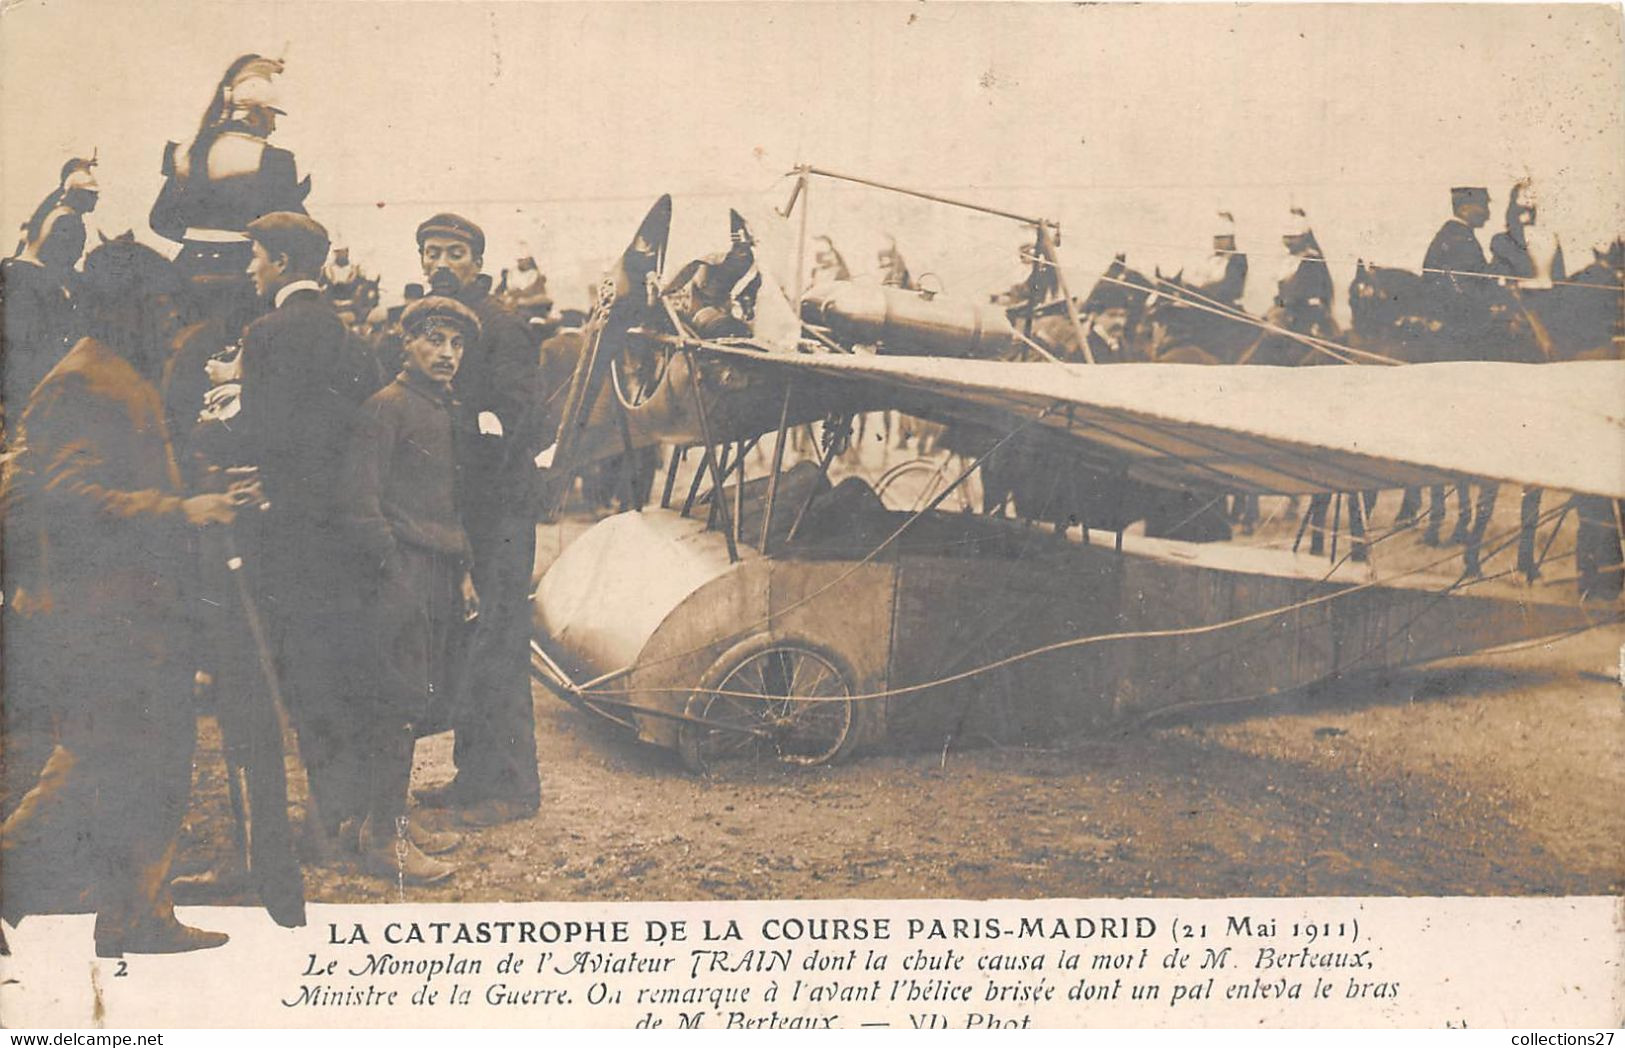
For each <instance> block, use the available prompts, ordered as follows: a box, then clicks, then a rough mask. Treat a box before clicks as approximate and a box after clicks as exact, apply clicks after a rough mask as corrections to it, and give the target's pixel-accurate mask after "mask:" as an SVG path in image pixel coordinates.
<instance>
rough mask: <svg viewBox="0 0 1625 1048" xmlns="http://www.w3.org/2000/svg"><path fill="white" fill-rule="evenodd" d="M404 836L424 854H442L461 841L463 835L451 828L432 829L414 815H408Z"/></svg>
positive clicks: (454, 848) (451, 849)
mask: <svg viewBox="0 0 1625 1048" xmlns="http://www.w3.org/2000/svg"><path fill="white" fill-rule="evenodd" d="M406 836H407V839H408V840H410V841H411V842H412V843H413V844H415V845H417V846H418V850H419V851H421V852H422V853H423V854H425V855H444V854H446V853H447V852H449V851H455V850H456V849H457V847H458V846H459V845H461V844H462V843H463V836H462V834H460V833H455V832H453V831H451V830H432V829H430V828H429V827H427V826H425V825H424V824H423V823H422V821H420V820H419V819H418V818H417V817H416V816H415V815H414V816H408V818H407V822H406Z"/></svg>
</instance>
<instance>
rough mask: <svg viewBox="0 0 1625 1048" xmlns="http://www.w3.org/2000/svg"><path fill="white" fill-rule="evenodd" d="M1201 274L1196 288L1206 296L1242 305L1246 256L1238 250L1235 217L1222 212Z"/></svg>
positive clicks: (1234, 307)
mask: <svg viewBox="0 0 1625 1048" xmlns="http://www.w3.org/2000/svg"><path fill="white" fill-rule="evenodd" d="M1203 268H1204V272H1203V273H1202V274H1201V275H1200V276H1199V277H1198V279H1197V284H1196V290H1197V291H1198V292H1199V293H1200V294H1201V295H1202V296H1203V297H1204V298H1209V299H1212V300H1213V301H1215V302H1220V303H1223V304H1224V305H1227V306H1230V307H1231V308H1233V309H1239V308H1240V307H1241V297H1242V294H1243V293H1244V292H1245V291H1246V290H1247V256H1246V254H1245V253H1243V252H1241V251H1238V250H1236V220H1235V218H1234V217H1233V216H1232V215H1231V214H1230V212H1228V211H1220V212H1219V232H1217V233H1215V234H1213V254H1212V256H1211V257H1210V258H1209V259H1208V261H1207V265H1206V266H1205V267H1203Z"/></svg>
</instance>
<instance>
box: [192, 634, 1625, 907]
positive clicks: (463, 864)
mask: <svg viewBox="0 0 1625 1048" xmlns="http://www.w3.org/2000/svg"><path fill="white" fill-rule="evenodd" d="M1622 640H1625V631H1620V630H1617V629H1598V630H1593V631H1591V632H1589V633H1586V634H1581V635H1579V636H1576V637H1571V638H1568V639H1566V640H1564V641H1562V642H1559V643H1557V644H1554V645H1551V646H1545V647H1535V648H1528V649H1525V650H1522V651H1515V652H1510V653H1505V654H1501V655H1496V656H1483V657H1477V658H1474V659H1470V660H1461V661H1458V662H1455V663H1451V664H1447V665H1440V666H1437V667H1433V668H1429V669H1425V670H1418V671H1412V672H1406V673H1401V674H1393V675H1389V676H1387V677H1384V678H1366V679H1362V680H1358V681H1351V682H1346V683H1343V684H1339V685H1335V686H1328V687H1324V688H1321V689H1319V690H1317V691H1314V692H1311V693H1300V694H1298V695H1295V696H1287V697H1282V698H1276V699H1272V700H1269V701H1268V702H1263V703H1256V704H1252V705H1248V706H1241V707H1228V708H1223V707H1221V708H1215V709H1211V710H1208V711H1205V712H1199V713H1196V714H1186V715H1184V716H1183V718H1182V719H1180V720H1178V721H1169V722H1165V723H1160V724H1147V725H1141V726H1138V727H1136V728H1133V729H1129V730H1125V731H1121V732H1119V733H1116V734H1113V735H1110V736H1106V737H1094V738H1088V737H1081V736H1080V737H1077V738H1071V739H1063V740H1059V741H1056V742H1054V743H1052V744H1051V745H1048V746H1045V747H1042V748H1039V747H1034V748H1026V749H1010V748H993V747H990V746H981V747H977V746H975V745H967V746H966V747H965V748H963V749H953V750H950V751H948V752H947V753H946V755H944V754H942V753H938V752H932V753H913V754H892V755H880V756H868V757H862V758H859V759H857V760H855V761H853V762H851V763H848V764H844V765H839V766H835V767H826V768H813V769H799V770H797V769H780V768H772V767H770V768H764V769H761V770H759V771H754V772H751V773H748V774H744V775H740V774H735V775H734V776H732V777H729V778H722V779H703V778H695V777H693V776H690V775H689V774H687V773H686V772H684V771H683V770H682V769H681V768H680V767H679V766H678V764H677V762H676V760H675V759H674V758H673V757H672V756H671V755H670V754H669V753H666V752H664V751H660V750H656V749H653V748H649V747H646V746H643V745H640V744H638V743H636V742H634V741H633V740H632V739H631V738H630V737H629V736H628V735H626V734H623V733H622V732H621V731H620V730H619V729H617V728H615V727H614V726H613V725H610V724H607V723H602V722H599V721H597V720H595V719H593V718H590V717H589V716H588V715H586V714H583V713H580V712H578V711H576V710H574V709H572V708H570V707H568V706H565V705H564V704H562V703H560V702H558V701H557V700H555V699H553V698H551V697H550V696H548V695H546V694H545V693H542V692H541V691H540V690H538V695H537V707H536V711H537V718H536V719H537V737H538V744H539V752H540V759H541V763H542V776H543V791H544V802H543V809H542V812H541V814H540V815H539V816H538V817H536V818H535V819H533V820H530V821H527V822H523V823H518V824H512V825H508V826H503V827H497V828H492V829H488V830H481V831H475V832H471V833H469V834H468V835H467V837H466V839H465V841H464V844H463V847H462V848H461V849H460V850H459V851H458V852H457V853H456V854H455V856H454V857H455V859H456V861H457V862H458V863H459V871H458V874H457V876H456V877H455V878H453V879H452V880H451V881H450V882H448V883H446V884H444V885H441V886H437V887H434V888H427V889H408V890H407V895H406V898H407V899H410V900H415V901H476V900H479V901H538V900H641V899H750V898H763V897H774V898H857V897H875V898H890V897H899V898H911V897H950V898H1021V897H1041V896H1057V897H1080V896H1084V897H1087V896H1103V897H1137V896H1172V897H1186V896H1195V897H1203V896H1243V895H1257V896H1275V895H1287V896H1290V895H1499V894H1618V893H1620V892H1622V891H1625V805H1622V804H1621V801H1622V800H1625V704H1622V702H1621V692H1620V688H1619V686H1618V684H1617V683H1616V680H1617V665H1618V661H1619V652H1620V645H1621V642H1622ZM216 746H217V743H216V742H215V741H214V736H213V734H212V733H208V734H207V735H206V739H205V743H204V746H203V748H202V750H201V751H200V753H199V781H198V788H197V790H196V793H195V795H194V810H193V813H192V816H191V817H190V819H189V821H188V829H187V836H186V839H185V842H184V845H185V851H186V854H185V855H184V856H183V858H182V865H183V866H188V865H190V866H196V865H198V864H199V863H200V860H201V861H206V859H207V853H209V852H211V851H214V850H215V847H214V844H215V842H219V841H221V840H223V839H225V834H226V831H227V826H228V823H227V819H228V818H229V815H228V811H227V808H226V805H225V800H224V788H223V780H222V769H221V765H220V761H219V754H218V749H217V748H215V747H216ZM450 774H451V765H450V745H449V738H448V737H446V736H441V737H438V738H435V739H432V740H428V741H427V742H425V743H424V744H422V745H420V747H419V760H418V768H417V773H416V781H417V782H418V783H420V784H429V783H434V782H438V781H443V780H445V779H447V778H449V776H450ZM296 785H297V783H296ZM307 885H308V890H309V893H310V895H311V897H312V898H313V899H315V900H319V901H324V902H372V901H378V902H382V901H398V900H399V899H400V898H401V896H400V895H399V894H398V892H397V890H396V888H395V886H394V885H387V884H384V883H382V882H380V881H378V880H376V879H373V878H370V877H367V876H365V875H364V874H362V873H361V872H360V871H359V870H358V869H356V868H355V867H354V866H353V865H352V864H349V863H339V864H337V865H335V866H333V867H329V868H311V869H309V870H308V872H307Z"/></svg>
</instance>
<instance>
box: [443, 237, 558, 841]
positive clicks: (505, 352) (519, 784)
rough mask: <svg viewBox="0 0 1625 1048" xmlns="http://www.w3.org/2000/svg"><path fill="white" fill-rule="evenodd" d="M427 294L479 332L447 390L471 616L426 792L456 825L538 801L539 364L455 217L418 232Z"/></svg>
mask: <svg viewBox="0 0 1625 1048" xmlns="http://www.w3.org/2000/svg"><path fill="white" fill-rule="evenodd" d="M417 243H418V254H419V257H420V260H421V262H422V264H423V275H424V277H425V278H427V281H428V292H429V294H431V295H437V296H443V297H446V298H451V299H454V300H456V301H457V302H460V303H461V304H462V305H464V306H466V307H468V308H469V309H470V310H471V311H472V312H473V313H474V315H475V316H476V317H477V318H478V319H479V322H480V332H479V337H478V338H477V339H476V340H473V341H471V342H470V343H469V344H468V347H467V349H466V351H465V353H464V356H463V362H462V366H461V368H460V369H459V370H458V372H457V377H456V379H455V381H454V383H453V390H454V392H455V393H456V396H457V401H458V405H459V408H458V410H459V412H460V415H461V422H462V426H461V432H462V433H464V434H466V439H465V440H464V441H463V444H462V447H461V448H460V449H459V453H458V466H459V475H460V479H459V482H460V484H461V486H462V487H461V502H462V518H463V527H464V530H465V531H466V532H467V533H468V542H469V546H470V548H471V550H472V551H473V556H474V565H473V577H474V588H475V590H476V592H477V593H478V594H479V602H480V614H479V621H478V624H477V625H476V627H475V630H474V636H473V639H472V640H471V641H470V644H469V652H468V659H467V670H466V672H465V674H464V676H463V680H462V681H461V682H460V684H459V690H458V702H457V703H456V708H455V712H454V713H453V730H454V731H455V732H456V744H455V747H454V750H453V755H454V759H455V761H456V765H457V777H456V778H455V779H453V780H452V782H451V783H449V784H448V785H446V786H444V787H442V788H440V789H437V790H434V791H426V792H425V793H424V794H421V795H420V798H419V799H420V800H421V801H422V802H423V803H424V804H425V805H428V806H431V807H446V808H454V809H457V810H458V816H457V819H458V822H460V823H461V824H462V825H464V826H475V827H478V826H494V825H496V824H498V823H503V822H511V821H514V820H516V819H523V818H527V817H528V816H530V815H533V814H534V813H535V812H536V809H537V807H538V805H539V803H540V800H541V783H540V781H539V779H538V776H537V769H536V718H535V711H534V710H533V708H532V706H531V696H530V629H531V627H530V578H531V571H532V569H533V567H534V566H535V560H536V514H535V509H534V506H535V501H536V488H537V476H536V474H537V470H536V466H535V463H534V459H535V456H536V455H537V454H538V453H539V452H540V451H541V449H542V447H543V446H544V444H545V443H546V442H547V441H546V438H545V437H544V436H543V434H542V428H543V427H542V425H541V419H542V411H541V409H542V405H543V397H542V394H543V390H542V388H541V386H542V374H541V366H540V359H539V356H538V353H537V350H536V347H535V346H534V344H532V342H531V340H530V336H529V335H528V333H527V332H526V331H525V327H524V325H523V323H521V322H520V320H519V318H518V317H517V316H515V315H514V314H513V313H512V312H511V311H510V310H509V309H508V308H507V307H506V306H504V305H503V304H502V303H501V301H499V300H498V299H496V298H495V297H493V296H492V294H491V278H490V277H488V276H486V275H485V274H484V273H482V272H481V269H482V268H483V267H484V264H485V257H484V256H485V233H484V231H483V230H481V229H480V227H479V226H477V225H475V224H474V223H473V222H470V221H469V220H468V219H466V218H463V217H462V216H461V215H454V214H449V213H448V214H439V215H435V216H433V217H432V218H430V219H428V220H427V221H425V222H424V223H423V224H422V225H420V226H418V230H417Z"/></svg>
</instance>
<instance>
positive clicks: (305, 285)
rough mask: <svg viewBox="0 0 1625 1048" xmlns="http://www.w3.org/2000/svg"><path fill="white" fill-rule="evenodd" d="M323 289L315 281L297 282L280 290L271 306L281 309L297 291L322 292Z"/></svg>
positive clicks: (283, 286)
mask: <svg viewBox="0 0 1625 1048" xmlns="http://www.w3.org/2000/svg"><path fill="white" fill-rule="evenodd" d="M321 289H322V286H321V285H320V284H318V283H316V281H314V280H295V281H294V282H293V283H291V284H284V285H282V287H281V288H280V289H278V291H277V293H276V297H275V298H274V299H272V301H271V305H272V307H273V308H276V309H281V308H282V303H284V302H286V301H287V300H288V296H289V295H291V294H293V293H294V292H295V291H306V290H309V291H320V290H321Z"/></svg>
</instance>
